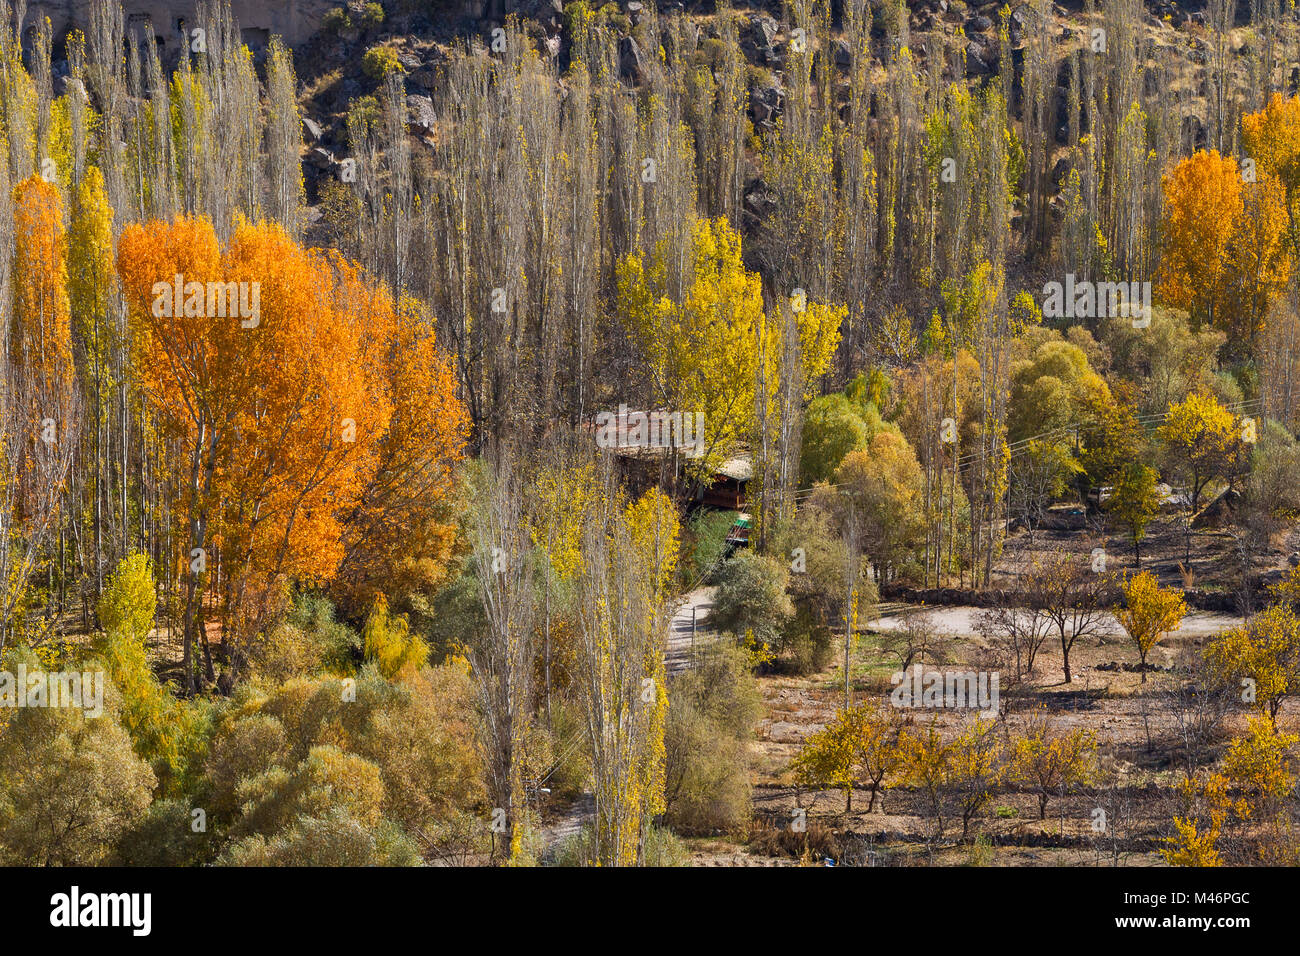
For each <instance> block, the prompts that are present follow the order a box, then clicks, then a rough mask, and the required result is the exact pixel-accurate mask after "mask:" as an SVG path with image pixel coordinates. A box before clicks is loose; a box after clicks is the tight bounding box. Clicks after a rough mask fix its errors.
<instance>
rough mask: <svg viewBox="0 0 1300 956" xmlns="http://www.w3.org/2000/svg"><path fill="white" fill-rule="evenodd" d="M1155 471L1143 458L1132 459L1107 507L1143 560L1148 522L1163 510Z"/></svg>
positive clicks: (1135, 555) (1139, 561) (1135, 552)
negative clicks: (1125, 531) (1143, 461)
mask: <svg viewBox="0 0 1300 956" xmlns="http://www.w3.org/2000/svg"><path fill="white" fill-rule="evenodd" d="M1156 477H1157V476H1156V472H1155V469H1154V468H1148V467H1147V466H1146V465H1144V464H1142V463H1141V462H1140V461H1135V462H1131V463H1130V464H1129V466H1128V467H1127V468H1125V469H1124V471H1123V472H1122V473H1121V474H1120V478H1119V482H1118V483H1117V484H1116V485H1115V487H1114V491H1113V492H1112V493H1111V496H1110V498H1108V499H1107V501H1106V510H1107V511H1109V512H1110V513H1111V514H1112V515H1114V516H1115V518H1116V520H1118V521H1119V522H1120V524H1122V525H1123V526H1124V527H1125V528H1126V529H1127V530H1128V533H1129V537H1131V538H1132V539H1133V556H1134V558H1136V559H1137V563H1138V565H1139V566H1140V565H1141V564H1142V539H1143V538H1144V537H1146V531H1147V525H1149V524H1150V523H1151V519H1152V518H1154V517H1155V516H1156V515H1157V514H1159V513H1160V494H1159V493H1158V492H1157V491H1156Z"/></svg>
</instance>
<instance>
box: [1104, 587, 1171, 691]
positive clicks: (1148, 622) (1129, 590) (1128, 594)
mask: <svg viewBox="0 0 1300 956" xmlns="http://www.w3.org/2000/svg"><path fill="white" fill-rule="evenodd" d="M1122 590H1123V592H1124V606H1123V607H1120V608H1116V610H1115V619H1116V620H1118V621H1119V623H1120V625H1121V626H1122V627H1123V628H1124V630H1125V632H1127V634H1128V636H1129V639H1130V640H1131V641H1132V642H1133V644H1134V645H1135V646H1136V647H1137V652H1138V660H1139V662H1140V665H1141V668H1142V682H1143V683H1146V679H1147V654H1148V653H1149V652H1150V650H1151V648H1153V647H1155V646H1156V643H1157V642H1158V641H1159V640H1160V638H1161V637H1162V636H1164V635H1165V634H1168V633H1169V632H1170V631H1176V630H1178V628H1179V627H1181V626H1182V623H1183V617H1184V616H1185V615H1186V614H1187V605H1186V604H1185V603H1184V601H1183V592H1182V591H1180V590H1179V589H1178V588H1162V587H1160V582H1159V580H1157V579H1156V576H1155V575H1154V574H1152V573H1151V572H1150V571H1143V572H1142V573H1140V574H1136V575H1134V576H1133V577H1131V578H1129V579H1128V580H1126V581H1125V582H1124V584H1123V586H1122Z"/></svg>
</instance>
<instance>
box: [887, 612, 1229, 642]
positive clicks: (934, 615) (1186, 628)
mask: <svg viewBox="0 0 1300 956" xmlns="http://www.w3.org/2000/svg"><path fill="white" fill-rule="evenodd" d="M914 610H916V608H915V607H912V606H910V605H904V604H887V605H883V606H882V607H881V616H880V617H878V618H873V619H872V620H871V623H870V624H869V625H868V626H869V627H870V628H871V629H872V630H877V631H892V630H896V629H897V628H899V627H901V626H902V622H903V619H904V617H905V616H906V615H907V614H908V613H909V612H911V611H914ZM985 610H986V609H985V608H981V607H968V606H964V605H958V606H953V607H938V606H933V607H928V608H926V609H925V611H926V613H927V614H929V615H930V617H931V619H932V620H933V621H934V624H935V627H936V628H937V629H938V630H939V631H940V632H942V633H945V634H950V635H952V636H954V637H976V636H980V635H981V634H982V631H981V629H980V627H979V618H980V615H981V614H983V613H984V612H985ZM1241 621H1242V619H1241V618H1240V617H1236V616H1234V615H1232V614H1220V613H1217V612H1214V611H1197V610H1191V611H1188V612H1187V616H1186V617H1185V618H1183V626H1182V627H1180V628H1179V629H1178V636H1179V637H1180V638H1187V637H1208V636H1210V635H1212V634H1218V633H1219V632H1220V631H1226V630H1227V629H1229V628H1232V627H1236V626H1237V625H1238V624H1240V623H1241ZM1102 633H1104V634H1105V635H1106V636H1108V637H1110V636H1114V637H1123V636H1124V629H1123V628H1122V627H1120V625H1119V622H1118V621H1117V620H1115V618H1114V616H1113V615H1111V614H1109V613H1107V614H1106V615H1105V618H1104V621H1103V623H1102Z"/></svg>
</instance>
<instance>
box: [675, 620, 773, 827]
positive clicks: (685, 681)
mask: <svg viewBox="0 0 1300 956" xmlns="http://www.w3.org/2000/svg"><path fill="white" fill-rule="evenodd" d="M668 700H669V704H668V725H667V727H666V728H665V731H664V750H665V758H666V760H665V777H664V779H665V787H664V797H665V803H666V806H667V809H666V812H665V816H664V818H665V820H666V821H667V822H668V823H669V824H670V825H672V826H673V827H674V828H675V829H676V830H677V831H678V832H681V833H715V832H737V831H740V830H743V829H745V827H746V826H747V825H748V822H749V816H750V784H749V741H750V740H751V739H752V737H753V731H754V724H755V723H756V722H757V720H758V717H759V714H760V712H761V706H760V699H759V693H758V685H757V684H756V683H755V681H754V676H753V674H752V672H751V670H750V662H749V657H748V655H747V654H746V653H745V652H744V651H742V650H741V649H739V648H737V647H735V646H733V645H731V644H729V643H727V642H720V643H718V644H715V645H713V646H712V647H710V648H709V649H708V650H707V651H706V652H705V653H704V655H703V656H702V658H701V659H700V661H699V663H698V664H697V666H696V667H694V668H692V669H691V670H689V671H685V672H684V673H682V674H680V675H678V676H677V677H676V678H675V679H674V680H673V681H672V682H671V683H670V684H669V685H668Z"/></svg>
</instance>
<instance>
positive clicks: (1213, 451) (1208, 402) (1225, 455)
mask: <svg viewBox="0 0 1300 956" xmlns="http://www.w3.org/2000/svg"><path fill="white" fill-rule="evenodd" d="M1156 437H1157V439H1158V440H1159V441H1160V443H1161V445H1162V446H1163V447H1164V452H1165V456H1166V459H1167V460H1168V462H1169V466H1170V468H1171V469H1173V470H1174V471H1175V472H1176V473H1178V474H1180V475H1182V476H1183V477H1184V478H1185V479H1186V481H1187V484H1188V491H1189V492H1190V500H1191V510H1192V513H1193V514H1195V513H1196V512H1197V510H1199V505H1200V500H1201V493H1202V492H1203V491H1204V490H1205V487H1206V485H1208V484H1209V483H1210V482H1211V481H1215V480H1218V479H1223V478H1227V477H1229V475H1230V474H1231V468H1232V466H1233V462H1234V459H1235V455H1236V451H1237V446H1238V443H1239V429H1238V427H1237V423H1236V420H1235V419H1234V417H1233V415H1232V412H1230V411H1228V410H1227V409H1226V408H1224V407H1223V405H1221V404H1220V403H1219V400H1218V399H1217V398H1215V397H1214V396H1213V395H1211V394H1209V393H1208V392H1198V393H1196V394H1193V395H1188V396H1187V398H1185V399H1183V400H1182V401H1181V402H1177V403H1175V404H1172V405H1170V406H1169V411H1168V414H1166V416H1165V420H1164V423H1163V424H1162V425H1161V426H1160V427H1159V428H1158V429H1156Z"/></svg>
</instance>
